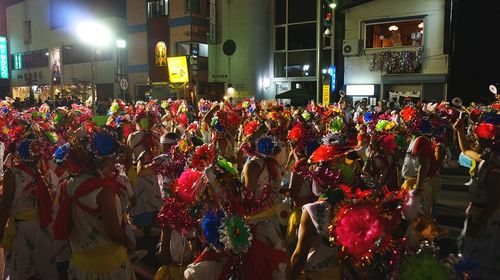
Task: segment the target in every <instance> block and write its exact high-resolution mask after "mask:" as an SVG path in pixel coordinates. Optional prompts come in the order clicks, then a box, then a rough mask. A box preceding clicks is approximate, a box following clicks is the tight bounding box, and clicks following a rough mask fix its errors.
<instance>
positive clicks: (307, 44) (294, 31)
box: [288, 22, 316, 50]
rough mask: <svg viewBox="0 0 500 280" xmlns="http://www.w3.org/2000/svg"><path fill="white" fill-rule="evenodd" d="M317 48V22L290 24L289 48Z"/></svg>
mask: <svg viewBox="0 0 500 280" xmlns="http://www.w3.org/2000/svg"><path fill="white" fill-rule="evenodd" d="M315 48H316V23H314V22H313V23H305V24H294V25H289V26H288V50H304V49H315Z"/></svg>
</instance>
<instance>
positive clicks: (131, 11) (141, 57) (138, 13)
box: [127, 0, 149, 99]
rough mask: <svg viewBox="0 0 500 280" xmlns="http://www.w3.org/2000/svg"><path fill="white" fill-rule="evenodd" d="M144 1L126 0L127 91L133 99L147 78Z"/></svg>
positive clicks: (146, 81)
mask: <svg viewBox="0 0 500 280" xmlns="http://www.w3.org/2000/svg"><path fill="white" fill-rule="evenodd" d="M146 15H147V10H146V1H138V0H127V33H128V40H127V53H128V55H127V57H128V67H127V73H128V81H129V89H128V93H129V94H130V96H131V97H132V98H133V99H135V98H136V96H137V94H139V88H138V87H140V86H146V85H147V84H148V79H149V73H148V71H149V68H148V67H149V66H148V36H147V23H146V22H147V19H146Z"/></svg>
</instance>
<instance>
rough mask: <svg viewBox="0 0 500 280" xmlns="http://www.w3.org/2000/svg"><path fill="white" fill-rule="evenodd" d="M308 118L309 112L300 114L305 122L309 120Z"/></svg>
mask: <svg viewBox="0 0 500 280" xmlns="http://www.w3.org/2000/svg"><path fill="white" fill-rule="evenodd" d="M310 117H311V114H309V112H308V111H304V112H303V113H302V118H304V120H306V121H307V120H309V118H310Z"/></svg>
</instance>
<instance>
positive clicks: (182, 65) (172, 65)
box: [167, 56, 189, 83]
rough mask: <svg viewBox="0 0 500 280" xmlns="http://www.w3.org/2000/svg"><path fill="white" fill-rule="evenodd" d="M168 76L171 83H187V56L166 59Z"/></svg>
mask: <svg viewBox="0 0 500 280" xmlns="http://www.w3.org/2000/svg"><path fill="white" fill-rule="evenodd" d="M167 64H168V76H169V79H170V82H171V83H187V82H189V71H188V66H187V56H174V57H167Z"/></svg>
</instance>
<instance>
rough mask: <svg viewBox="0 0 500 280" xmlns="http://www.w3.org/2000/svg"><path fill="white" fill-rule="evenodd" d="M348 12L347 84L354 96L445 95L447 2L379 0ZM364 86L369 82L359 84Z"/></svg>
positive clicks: (436, 98)
mask: <svg viewBox="0 0 500 280" xmlns="http://www.w3.org/2000/svg"><path fill="white" fill-rule="evenodd" d="M344 13H345V37H344V40H343V49H342V52H343V57H344V83H345V85H346V89H347V94H348V95H352V97H353V99H359V98H363V97H368V98H370V97H371V98H377V99H384V100H393V99H394V98H396V99H400V98H406V99H408V98H415V99H423V100H426V101H436V102H440V101H441V100H445V99H446V85H447V73H448V55H447V54H446V51H445V41H444V38H445V34H444V32H445V31H444V30H445V20H446V19H445V1H444V0H426V1H423V0H419V1H392V0H376V1H370V2H368V3H366V4H363V5H360V6H357V7H354V8H350V9H347V10H345V11H344ZM359 85H363V86H368V87H364V88H365V91H364V90H363V87H360V86H359Z"/></svg>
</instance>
